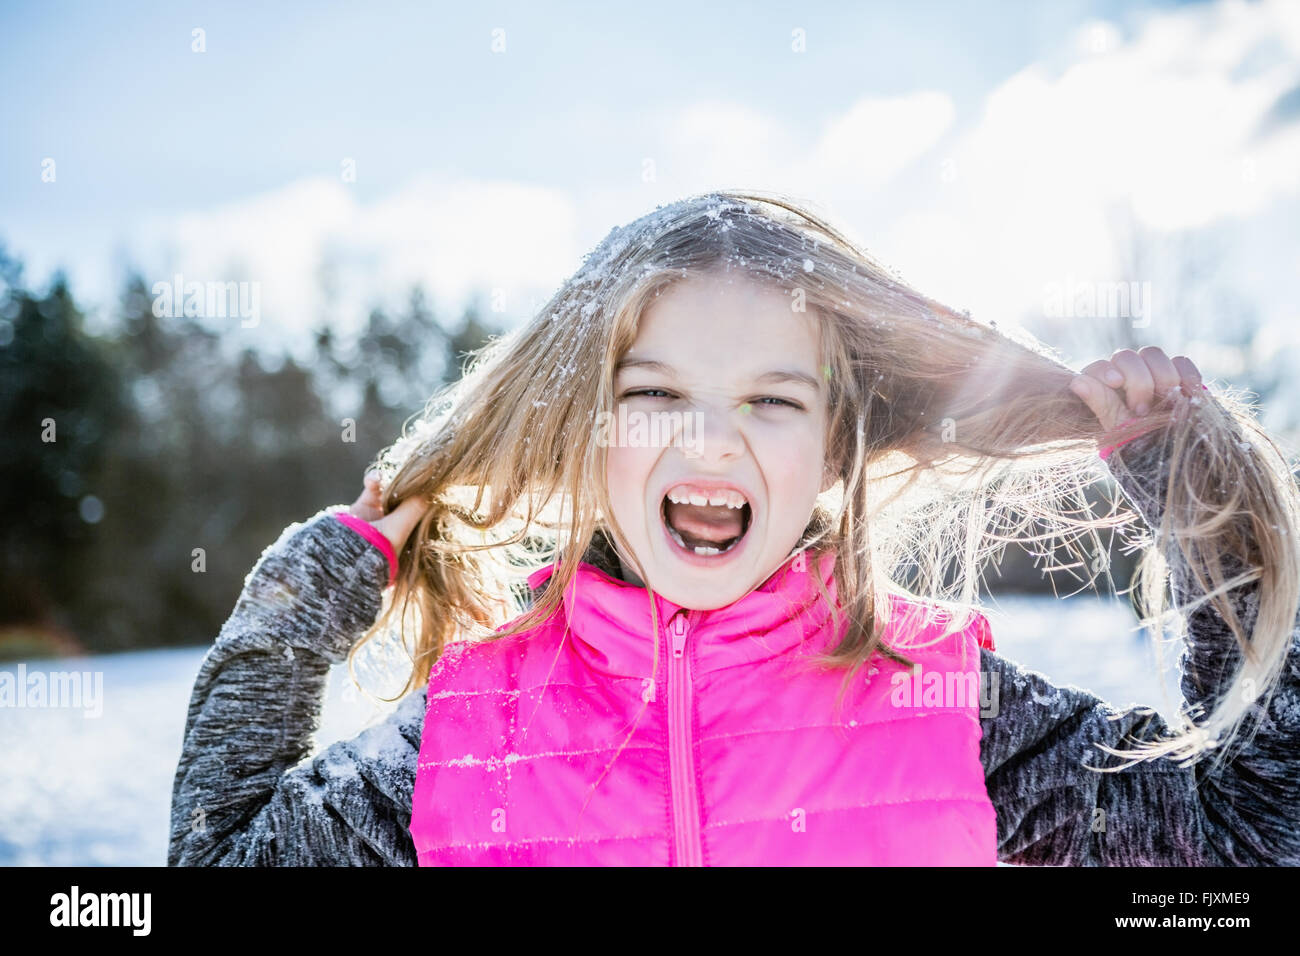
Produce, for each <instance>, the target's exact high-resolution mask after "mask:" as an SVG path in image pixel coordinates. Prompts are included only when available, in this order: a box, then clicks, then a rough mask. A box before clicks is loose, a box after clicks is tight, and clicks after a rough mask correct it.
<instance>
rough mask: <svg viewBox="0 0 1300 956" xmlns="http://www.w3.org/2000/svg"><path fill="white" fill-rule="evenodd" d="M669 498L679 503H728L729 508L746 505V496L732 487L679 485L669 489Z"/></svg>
mask: <svg viewBox="0 0 1300 956" xmlns="http://www.w3.org/2000/svg"><path fill="white" fill-rule="evenodd" d="M668 500H669V501H671V502H673V503H674V504H679V505H726V506H727V507H728V508H743V507H745V503H746V502H745V496H744V495H742V494H741V493H740V492H739V491H732V490H731V489H730V488H715V489H713V490H711V491H701V490H699V489H696V488H689V487H686V486H682V485H679V486H677V487H676V488H671V489H669V491H668Z"/></svg>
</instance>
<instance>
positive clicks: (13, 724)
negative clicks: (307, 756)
mask: <svg viewBox="0 0 1300 956" xmlns="http://www.w3.org/2000/svg"><path fill="white" fill-rule="evenodd" d="M988 616H989V621H990V623H991V624H992V627H993V634H994V638H995V640H996V642H997V647H998V651H999V653H1001V654H1003V655H1005V656H1008V657H1011V658H1013V659H1014V660H1017V661H1020V662H1021V663H1023V664H1025V665H1027V666H1029V667H1032V668H1034V669H1035V670H1038V671H1041V672H1043V673H1044V674H1046V675H1047V676H1048V677H1050V678H1051V679H1052V680H1053V681H1054V682H1056V683H1058V684H1064V683H1068V684H1074V685H1076V686H1079V687H1085V688H1087V689H1088V690H1091V691H1093V692H1094V693H1096V694H1097V695H1098V696H1100V697H1102V698H1103V699H1105V700H1108V701H1110V702H1111V703H1113V704H1116V705H1120V706H1123V705H1127V704H1133V703H1141V704H1145V705H1148V706H1151V707H1154V708H1155V709H1157V710H1158V711H1160V712H1161V713H1162V714H1164V715H1165V716H1166V717H1169V716H1171V715H1172V713H1173V712H1175V711H1176V709H1177V703H1178V701H1179V697H1178V694H1177V686H1176V683H1175V675H1174V667H1175V664H1176V660H1177V651H1176V649H1175V650H1168V649H1167V650H1166V653H1165V657H1166V660H1165V664H1166V669H1167V670H1166V678H1165V682H1166V686H1167V688H1168V690H1169V693H1170V695H1171V696H1170V697H1169V699H1168V700H1166V699H1165V698H1163V697H1162V695H1161V691H1160V682H1159V681H1158V680H1157V678H1156V672H1155V659H1154V656H1153V651H1152V645H1151V642H1150V641H1149V640H1147V638H1146V637H1145V635H1144V634H1143V633H1142V632H1141V631H1140V630H1139V629H1138V628H1137V625H1136V622H1135V620H1134V617H1133V614H1132V612H1131V611H1130V610H1129V609H1128V606H1127V604H1125V603H1121V602H1118V601H1115V600H1103V599H1098V598H1096V597H1092V596H1089V595H1079V596H1077V597H1073V598H1070V599H1069V600H1068V601H1057V600H1053V599H1050V598H1049V599H1042V598H1019V597H1017V598H1001V599H999V600H998V601H996V602H995V604H994V607H993V609H992V610H991V611H990V612H989V615H988ZM205 650H206V649H205V648H193V649H189V648H187V649H183V650H166V651H141V652H136V653H130V654H114V655H104V656H98V657H87V658H67V659H60V660H57V661H28V662H26V666H27V669H28V671H32V670H35V669H37V668H40V669H42V670H52V671H71V670H82V671H92V672H93V671H101V672H102V673H103V713H102V716H99V717H86V716H83V712H82V711H81V710H77V709H71V708H66V709H34V708H22V709H20V708H10V707H0V741H3V746H2V747H0V779H3V781H4V782H3V784H2V785H0V865H4V866H47V865H48V866H96V865H100V866H128V865H130V866H135V865H140V866H162V865H164V864H165V862H166V847H167V819H168V812H169V808H170V803H171V787H172V777H173V774H174V773H175V770H176V761H177V760H178V758H179V756H180V747H181V734H182V731H183V729H184V724H185V711H186V707H187V706H188V704H189V696H190V690H191V687H192V685H193V681H194V677H195V674H196V673H197V670H198V666H199V662H200V660H201V659H202V657H203V654H204V653H205ZM0 670H7V671H9V672H11V673H15V674H16V672H17V665H16V664H12V663H11V664H7V665H5V666H4V667H0ZM380 716H382V713H381V712H380V711H378V710H377V709H375V707H374V705H372V704H371V703H370V702H369V701H368V700H366V699H365V698H361V697H359V696H358V695H357V694H356V693H355V691H354V690H353V689H352V688H351V686H350V681H349V679H348V676H347V674H346V672H345V671H344V670H343V668H341V667H336V668H335V669H334V670H333V672H332V673H331V675H330V684H329V689H328V692H327V699H326V703H325V710H324V717H323V726H322V729H321V733H320V734H319V736H318V738H317V742H318V745H320V746H325V745H327V744H329V743H332V742H333V741H335V740H340V739H345V738H347V737H351V736H353V735H354V734H356V733H357V732H358V731H359V730H360V729H361V728H362V727H363V726H365V725H366V724H367V723H368V722H369V721H371V720H373V719H376V718H377V717H380Z"/></svg>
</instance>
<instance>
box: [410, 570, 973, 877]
mask: <svg viewBox="0 0 1300 956" xmlns="http://www.w3.org/2000/svg"><path fill="white" fill-rule="evenodd" d="M833 568H834V555H833V554H832V553H830V552H823V553H821V554H820V555H807V554H803V553H801V554H797V555H795V556H793V557H792V558H790V559H788V560H787V561H786V562H785V563H784V564H782V566H781V567H780V568H779V569H778V570H777V571H776V572H775V573H774V574H773V575H772V576H771V577H770V578H769V579H768V580H767V581H766V582H764V583H763V584H762V585H761V586H760V587H758V588H757V589H755V590H754V591H751V592H750V593H748V594H746V595H745V596H744V597H742V598H741V599H740V600H738V601H736V602H734V603H732V604H730V605H728V606H726V607H723V608H718V609H716V610H709V611H699V610H690V609H687V608H682V607H679V606H677V605H675V604H673V603H671V602H670V601H667V600H665V599H664V598H663V597H662V596H658V595H657V596H656V598H655V599H656V601H657V602H658V611H659V622H660V626H659V629H658V631H657V632H656V630H655V629H654V627H653V626H652V623H651V622H652V619H651V614H650V599H649V597H648V596H647V594H646V592H645V591H644V589H642V588H640V587H637V586H634V585H631V584H628V583H626V582H623V581H620V580H617V579H616V578H613V577H611V576H610V575H608V574H606V573H605V572H603V571H601V570H600V569H598V568H596V567H595V566H594V565H592V564H589V563H580V564H579V566H578V569H577V572H576V576H575V578H574V580H573V582H572V584H571V586H570V587H568V588H566V590H565V594H564V601H563V605H562V607H560V608H557V610H556V613H555V614H553V615H551V617H550V618H549V619H548V620H547V621H546V622H545V623H543V624H541V625H539V626H537V627H534V628H532V629H530V630H528V631H526V632H523V633H520V634H518V635H515V636H513V637H508V638H504V639H496V640H491V641H485V642H477V643H455V644H451V645H449V646H448V647H447V649H446V650H445V652H444V653H443V655H442V656H441V657H440V658H439V659H438V661H437V662H436V663H435V664H434V665H433V667H432V669H431V670H430V674H429V685H428V691H427V709H426V713H425V720H424V730H423V734H422V738H421V742H420V755H419V763H418V767H417V771H416V778H415V791H414V799H413V803H412V815H411V826H410V832H411V836H412V838H413V840H414V842H415V848H416V853H417V858H418V861H419V863H420V865H421V866H435V865H510V864H518V865H631V866H643V865H688V866H689V865H697V866H698V865H715V866H716V865H723V866H729V865H730V866H734V865H768V866H770V865H835V864H845V865H931V864H937V865H962V866H965V865H983V866H992V865H995V864H996V862H997V849H996V822H995V816H994V808H993V805H992V803H991V802H990V800H989V797H988V791H987V788H986V787H985V782H984V771H983V768H982V765H981V762H980V753H979V745H980V738H981V730H980V691H979V651H978V648H979V647H980V646H984V647H987V648H989V649H992V648H993V641H992V636H991V634H990V631H989V627H988V621H987V619H985V618H984V617H983V616H982V615H978V614H977V615H975V616H974V617H973V618H972V620H971V621H970V623H969V624H968V625H967V626H966V627H965V628H963V629H961V630H959V631H957V632H956V633H954V634H951V635H948V636H946V637H943V636H942V631H943V630H944V627H943V624H944V622H945V621H946V619H947V618H946V615H945V613H944V612H943V611H942V610H941V609H940V608H939V607H938V606H935V605H930V604H921V603H919V602H913V601H909V600H905V599H902V598H900V597H898V596H896V595H889V596H888V600H889V601H890V602H891V612H892V613H891V618H892V620H891V622H890V624H889V627H888V630H887V631H886V636H885V640H886V641H887V642H888V643H889V644H890V645H891V646H893V647H895V648H897V649H898V650H900V651H902V652H903V653H904V654H906V655H907V656H908V657H910V658H911V659H912V660H913V662H914V665H913V667H911V668H908V667H906V666H905V665H902V664H899V663H897V662H894V661H891V660H888V659H886V658H884V657H883V656H881V655H879V654H877V655H876V656H875V657H874V658H873V659H872V661H871V662H870V663H869V664H868V665H866V666H864V667H863V668H862V669H860V670H859V671H858V673H857V674H856V675H855V676H854V678H853V681H852V683H851V684H850V686H849V688H848V690H847V691H846V693H845V696H844V700H843V703H842V707H841V709H840V710H839V711H838V712H836V709H835V697H836V693H837V691H838V690H839V687H840V682H841V681H842V679H843V673H844V672H843V671H842V670H839V669H822V668H816V667H811V666H809V661H808V658H809V657H810V656H811V655H813V654H815V653H817V652H820V651H825V650H830V649H833V648H834V647H835V645H836V643H838V637H839V636H840V635H841V634H842V633H843V627H844V626H845V625H844V623H843V622H841V627H840V628H838V629H837V628H835V627H834V626H833V621H832V619H831V616H830V609H829V607H828V606H827V604H826V602H825V600H824V599H822V598H821V597H820V595H819V594H818V592H817V588H816V586H815V582H814V581H813V577H812V576H813V574H814V573H816V574H820V575H821V577H822V580H823V581H824V583H825V585H826V589H827V591H828V592H829V593H830V595H831V597H832V599H834V598H835V593H836V591H835V581H834V577H833V574H832V571H833ZM554 569H555V565H548V566H547V567H545V568H542V569H540V570H539V571H537V572H535V573H534V574H533V575H532V576H531V577H530V578H529V584H530V585H531V586H532V587H534V588H537V587H538V586H540V585H541V584H542V582H544V581H545V580H546V578H547V577H548V576H549V575H550V574H551V573H553V571H554ZM656 645H657V646H658V661H657V664H656V661H655V647H656Z"/></svg>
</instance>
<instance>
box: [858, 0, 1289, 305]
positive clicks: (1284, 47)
mask: <svg viewBox="0 0 1300 956" xmlns="http://www.w3.org/2000/svg"><path fill="white" fill-rule="evenodd" d="M1066 50H1067V53H1066V61H1065V62H1064V63H1054V64H1053V65H1052V66H1050V67H1049V66H1048V65H1046V64H1044V63H1035V64H1031V65H1028V66H1026V67H1025V68H1024V69H1022V70H1020V71H1019V72H1017V73H1016V74H1014V75H1013V76H1010V77H1009V78H1007V79H1006V80H1005V81H1004V82H1003V83H1001V84H1000V85H999V86H998V87H996V88H995V89H993V90H992V91H991V92H990V93H989V95H988V96H987V98H986V100H985V103H984V107H983V110H982V112H981V114H980V116H979V117H978V118H977V120H976V121H975V122H974V123H972V124H971V125H969V126H968V128H967V129H966V130H964V131H963V133H962V134H960V135H959V136H957V137H954V138H953V139H952V140H951V141H950V142H949V143H947V144H946V152H947V154H948V156H947V163H948V165H949V169H950V172H951V175H950V182H946V183H944V184H942V188H939V189H935V190H930V191H928V192H927V193H925V194H921V193H919V192H918V195H917V202H916V203H914V204H912V205H911V206H910V207H909V210H908V211H907V212H906V213H904V214H903V215H902V216H901V217H900V218H899V219H898V221H896V222H895V223H893V224H891V225H890V226H889V228H887V229H886V230H883V231H882V235H883V236H884V240H883V241H884V242H885V243H886V245H887V247H888V252H889V256H890V257H891V258H895V259H896V260H898V261H900V262H902V263H906V264H908V268H909V271H910V272H911V273H912V275H911V278H912V279H913V281H916V282H917V284H918V285H921V286H922V287H923V288H925V289H927V290H932V294H934V295H935V296H936V297H937V298H939V299H941V300H944V301H949V302H952V303H953V304H958V305H968V306H970V307H971V308H972V310H973V311H974V312H976V313H977V314H980V315H984V316H985V317H996V318H998V320H999V321H1000V322H1005V321H1007V320H1012V321H1014V319H1015V317H1016V316H1018V315H1020V314H1022V313H1023V312H1024V311H1025V310H1033V309H1035V308H1036V307H1037V306H1038V304H1039V303H1041V296H1042V289H1043V285H1044V283H1047V282H1051V281H1061V280H1064V279H1065V278H1066V275H1065V273H1066V272H1067V271H1068V272H1070V273H1072V274H1073V275H1075V276H1079V277H1095V278H1108V279H1109V278H1114V277H1113V276H1112V275H1111V271H1112V270H1114V269H1115V268H1116V265H1115V263H1114V261H1113V253H1114V238H1115V237H1114V234H1113V232H1112V220H1113V217H1114V215H1115V213H1116V212H1117V211H1120V212H1123V213H1124V214H1125V215H1128V214H1129V212H1131V215H1132V217H1133V219H1134V221H1135V222H1136V224H1137V225H1138V226H1139V227H1140V228H1142V229H1144V230H1145V231H1148V232H1150V233H1151V234H1154V235H1157V236H1159V235H1164V234H1174V233H1177V232H1179V231H1181V230H1202V229H1207V228H1214V229H1226V230H1231V229H1240V228H1245V224H1246V223H1248V222H1250V223H1255V224H1256V226H1255V228H1264V227H1263V226H1260V225H1259V223H1262V222H1264V221H1265V219H1266V218H1267V216H1266V214H1267V213H1269V212H1270V211H1271V210H1273V209H1274V208H1276V207H1277V206H1278V204H1286V203H1295V202H1296V200H1297V195H1298V192H1300V123H1298V122H1296V109H1295V105H1294V98H1295V89H1296V85H1297V80H1298V79H1300V16H1297V13H1296V8H1295V7H1294V5H1288V4H1286V3H1261V4H1245V3H1238V2H1227V3H1221V4H1218V5H1212V6H1211V5H1205V6H1196V7H1190V8H1183V9H1179V10H1176V11H1173V12H1162V13H1157V14H1154V15H1151V16H1150V17H1149V18H1148V19H1146V20H1145V21H1144V22H1143V23H1142V24H1141V25H1140V26H1139V27H1138V29H1137V30H1136V32H1135V33H1134V35H1132V36H1131V37H1130V38H1129V39H1127V40H1125V39H1124V38H1123V34H1122V32H1121V31H1120V29H1119V28H1118V27H1117V26H1116V25H1115V24H1111V23H1106V22H1100V21H1094V22H1090V23H1085V24H1083V25H1082V26H1081V27H1080V28H1079V29H1078V30H1077V31H1076V34H1075V36H1074V37H1073V38H1072V40H1071V42H1068V43H1067V45H1066ZM1273 239H1274V242H1273V243H1272V244H1273V245H1274V246H1275V247H1276V252H1275V253H1274V255H1276V256H1277V258H1276V259H1274V260H1273V268H1272V271H1273V272H1275V273H1276V274H1278V275H1287V274H1288V271H1287V270H1289V269H1290V268H1291V266H1290V265H1289V263H1290V262H1293V261H1294V258H1295V250H1296V247H1297V240H1296V237H1295V234H1294V229H1288V230H1278V231H1277V233H1276V235H1274V236H1273ZM1233 245H1234V244H1232V243H1229V248H1232V247H1233ZM1237 245H1239V244H1237ZM1243 254H1244V253H1243ZM1266 271H1267V270H1266ZM1258 291H1260V292H1261V293H1263V294H1275V295H1276V293H1277V291H1278V290H1273V292H1272V293H1268V292H1267V290H1262V289H1261V290H1258ZM954 300H961V301H954ZM1290 314H1291V315H1294V311H1293V308H1292V311H1291V312H1290Z"/></svg>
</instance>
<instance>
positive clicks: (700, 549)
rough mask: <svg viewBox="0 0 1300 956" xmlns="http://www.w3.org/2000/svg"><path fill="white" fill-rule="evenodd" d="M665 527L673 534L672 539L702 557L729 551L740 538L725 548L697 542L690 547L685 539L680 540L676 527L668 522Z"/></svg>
mask: <svg viewBox="0 0 1300 956" xmlns="http://www.w3.org/2000/svg"><path fill="white" fill-rule="evenodd" d="M665 527H666V528H667V529H668V533H669V534H670V535H672V536H673V540H674V541H676V542H677V543H678V544H680V545H681V546H682V547H683V548H685V549H686V550H687V551H694V552H695V553H696V554H698V555H702V556H704V557H708V556H709V555H713V554H722V553H723V552H725V551H730V550H731V549H732V548H734V547H735V546H736V542H738V541H739V540H740V538H736V540H735V541H733V542H731V544H729V545H727V546H726V547H725V548H711V547H709V546H708V545H707V544H697V545H696V546H695V547H693V548H692V547H691V546H690V545H689V544H687V543H686V542H685V541H683V540H682V536H681V535H680V534H678V533H677V529H676V528H674V527H673V526H672V525H668V524H666V525H665Z"/></svg>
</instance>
